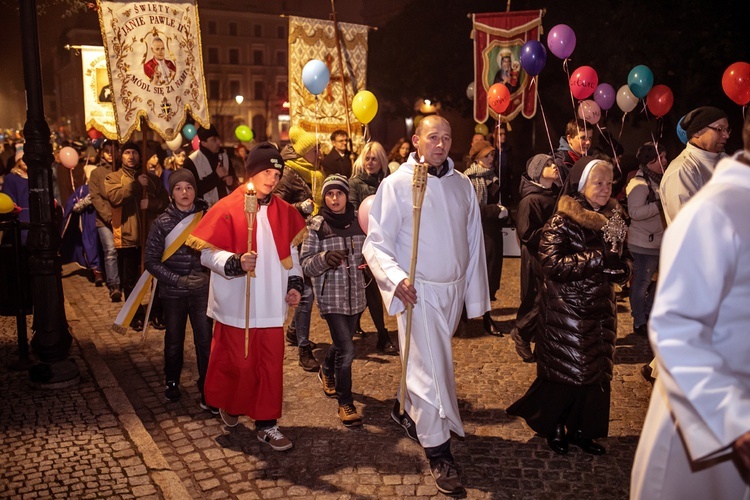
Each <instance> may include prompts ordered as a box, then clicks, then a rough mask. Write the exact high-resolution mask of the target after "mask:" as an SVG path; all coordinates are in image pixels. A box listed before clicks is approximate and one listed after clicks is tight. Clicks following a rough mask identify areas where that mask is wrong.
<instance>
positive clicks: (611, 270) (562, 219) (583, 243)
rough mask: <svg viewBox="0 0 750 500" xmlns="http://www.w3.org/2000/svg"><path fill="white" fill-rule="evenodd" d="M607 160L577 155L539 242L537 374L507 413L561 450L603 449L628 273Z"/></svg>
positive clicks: (619, 214)
mask: <svg viewBox="0 0 750 500" xmlns="http://www.w3.org/2000/svg"><path fill="white" fill-rule="evenodd" d="M612 178H613V171H612V164H611V163H608V162H606V161H602V160H597V159H594V158H591V157H584V158H581V159H580V160H579V161H578V162H576V164H575V165H574V166H573V168H572V169H571V171H570V174H569V177H568V179H567V180H566V186H565V191H564V192H565V193H567V194H563V195H562V196H561V197H560V200H559V202H558V205H557V211H556V212H555V214H554V215H553V216H552V217H551V218H550V220H549V221H548V222H547V224H546V226H545V228H544V231H543V233H542V237H541V241H540V243H539V258H540V261H541V264H542V270H543V273H544V283H545V290H544V292H543V293H542V313H541V314H542V317H541V323H542V329H541V335H540V338H538V339H537V346H536V357H537V378H536V380H535V381H534V382H533V384H532V385H531V387H530V388H529V390H528V391H527V392H526V394H525V395H524V396H523V397H522V398H521V399H520V400H518V401H517V402H516V403H514V404H513V405H511V406H510V408H508V410H507V411H508V414H509V415H515V416H519V417H523V418H524V419H525V420H526V423H527V424H528V425H529V427H531V428H532V429H533V430H534V431H536V432H537V433H538V434H539V435H541V436H543V437H546V438H547V443H548V444H549V446H550V448H551V449H552V450H553V451H554V452H555V453H558V454H561V455H562V454H565V453H567V452H568V444H569V443H570V444H574V445H576V446H578V447H579V448H581V449H582V450H583V451H584V452H586V453H591V454H594V455H601V454H604V453H605V449H604V447H603V446H601V445H600V444H598V443H596V442H594V439H597V438H602V437H606V436H607V432H608V426H609V400H610V380H611V379H612V368H613V356H614V351H615V339H616V338H617V301H616V298H615V290H614V283H620V284H623V283H625V282H627V280H628V279H629V277H630V272H631V263H630V261H629V260H628V259H627V258H624V257H622V256H621V252H622V240H623V239H624V237H625V231H626V227H625V223H624V221H623V219H624V218H625V215H624V213H623V211H622V208H621V207H620V205H619V204H618V203H617V201H616V200H615V199H614V198H611V195H612Z"/></svg>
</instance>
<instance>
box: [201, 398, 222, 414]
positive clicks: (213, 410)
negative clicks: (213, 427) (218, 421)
mask: <svg viewBox="0 0 750 500" xmlns="http://www.w3.org/2000/svg"><path fill="white" fill-rule="evenodd" d="M199 405H200V407H201V409H203V410H207V411H210V412H211V413H213V414H214V415H218V414H219V409H218V408H216V407H214V406H208V404H206V398H205V397H204V396H201V402H200V403H199Z"/></svg>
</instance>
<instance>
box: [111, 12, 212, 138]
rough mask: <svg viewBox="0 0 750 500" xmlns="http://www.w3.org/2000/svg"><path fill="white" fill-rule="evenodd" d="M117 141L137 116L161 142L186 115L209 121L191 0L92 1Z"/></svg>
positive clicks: (195, 14)
mask: <svg viewBox="0 0 750 500" xmlns="http://www.w3.org/2000/svg"><path fill="white" fill-rule="evenodd" d="M97 5H98V11H99V26H100V28H101V32H102V38H103V39H104V48H105V51H106V54H107V69H108V72H109V80H110V82H111V83H112V96H113V104H114V112H115V123H116V124H117V134H118V136H119V140H120V141H126V140H128V138H130V136H131V134H132V133H133V132H134V131H135V130H140V129H141V117H143V118H145V120H146V123H147V124H148V126H149V127H150V128H151V129H152V130H154V131H155V132H157V133H158V134H159V135H160V136H161V137H162V138H163V139H164V140H167V141H169V140H172V139H174V138H175V137H177V135H178V134H180V132H181V130H182V126H183V125H184V124H185V119H186V118H187V113H188V112H189V113H190V114H191V116H192V117H193V118H194V119H195V121H196V122H197V124H198V125H201V126H203V127H206V128H207V127H208V126H209V125H210V119H209V112H208V102H207V101H206V86H205V82H204V80H203V59H202V55H201V37H200V25H199V21H198V8H197V6H196V5H195V1H190V0H187V1H186V0H160V1H157V2H116V1H104V0H97Z"/></svg>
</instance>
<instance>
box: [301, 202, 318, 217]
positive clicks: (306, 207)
mask: <svg viewBox="0 0 750 500" xmlns="http://www.w3.org/2000/svg"><path fill="white" fill-rule="evenodd" d="M299 208H300V210H302V213H304V214H305V215H310V214H311V213H312V211H313V208H315V205H314V204H313V201H312V200H311V199H310V198H308V199H306V200H305V201H303V202H301V203H300V204H299Z"/></svg>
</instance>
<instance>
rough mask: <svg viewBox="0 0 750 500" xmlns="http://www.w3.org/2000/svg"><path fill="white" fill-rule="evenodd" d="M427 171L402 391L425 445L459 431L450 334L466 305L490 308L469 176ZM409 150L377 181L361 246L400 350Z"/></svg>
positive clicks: (478, 310)
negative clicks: (392, 317) (399, 292)
mask: <svg viewBox="0 0 750 500" xmlns="http://www.w3.org/2000/svg"><path fill="white" fill-rule="evenodd" d="M448 161H449V167H448V168H449V171H448V173H447V174H445V175H444V176H443V177H441V178H438V177H435V176H432V175H429V176H428V180H427V189H426V193H425V197H424V202H423V205H422V217H421V226H420V230H419V247H418V250H419V253H418V256H417V267H416V279H415V283H413V284H414V287H415V288H416V289H417V305H416V306H415V307H414V313H413V319H412V330H411V346H410V352H409V360H408V368H407V377H406V389H407V397H406V398H405V406H406V411H407V413H409V415H410V416H411V417H412V418H413V419H414V421H415V423H416V428H417V435H418V436H419V441H420V443H421V444H422V446H424V447H433V446H438V445H440V444H442V443H444V442H445V441H447V440H448V439H449V438H450V431H453V432H455V433H456V434H458V435H459V436H463V435H464V430H463V425H462V423H461V417H460V415H459V413H458V402H457V398H456V383H455V378H454V373H453V351H452V348H451V338H452V337H453V334H454V333H455V331H456V328H457V326H458V322H459V320H460V318H461V311H462V308H463V306H464V303H465V304H466V312H467V315H468V317H470V318H473V317H477V316H481V315H482V314H484V313H485V312H486V311H488V310H489V309H490V298H489V289H488V286H487V268H486V261H485V254H484V239H483V236H482V223H481V220H480V215H479V204H478V203H477V198H476V194H475V193H474V189H473V188H472V186H471V182H470V181H469V179H468V178H467V177H466V176H465V175H463V174H461V173H459V172H456V171H455V170H454V169H453V162H452V161H451V160H450V159H449V160H448ZM414 163H415V160H414V154H413V153H412V155H411V156H410V157H409V160H408V161H407V162H406V163H404V164H403V165H402V166H401V167H400V168H399V169H398V170H396V171H395V172H394V173H392V174H391V175H389V176H388V177H386V178H385V179H384V180H383V182H382V183H381V184H380V187H379V189H378V192H377V194H376V195H375V200H374V202H373V204H372V207H371V208H370V213H369V217H368V221H369V222H368V224H369V230H368V236H367V239H366V240H365V245H364V249H363V253H364V255H365V259H366V260H367V263H368V265H369V266H370V269H371V270H372V274H373V276H374V277H375V279H376V281H377V283H378V287H379V288H380V291H381V293H382V295H383V300H384V301H385V305H386V307H387V309H388V313H389V314H391V315H394V314H396V315H398V318H397V319H398V333H399V344H400V347H401V352H402V353H403V352H404V347H405V344H404V333H405V330H406V314H405V306H404V304H403V302H401V301H400V300H399V299H398V298H396V297H395V295H394V292H395V289H396V286H397V285H398V284H399V283H400V282H401V281H402V280H403V279H404V278H408V277H409V276H408V273H409V263H410V261H411V251H412V220H413V210H412V178H413V175H414Z"/></svg>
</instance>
